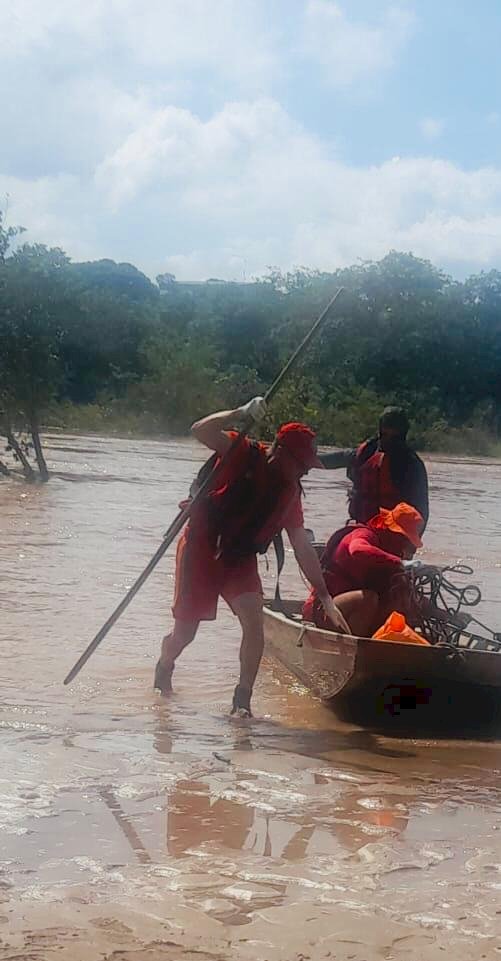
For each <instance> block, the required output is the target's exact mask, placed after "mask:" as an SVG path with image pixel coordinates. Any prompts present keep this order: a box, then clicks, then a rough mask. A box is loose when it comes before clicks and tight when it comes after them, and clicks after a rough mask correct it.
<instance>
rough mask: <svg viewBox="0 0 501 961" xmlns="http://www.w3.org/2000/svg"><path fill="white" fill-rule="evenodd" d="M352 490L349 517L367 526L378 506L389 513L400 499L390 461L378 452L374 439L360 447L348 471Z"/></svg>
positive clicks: (381, 452)
mask: <svg viewBox="0 0 501 961" xmlns="http://www.w3.org/2000/svg"><path fill="white" fill-rule="evenodd" d="M348 476H349V478H350V480H351V481H352V484H353V487H352V489H351V491H350V494H349V512H350V517H352V518H353V519H354V520H356V521H358V522H359V523H362V524H364V523H366V522H367V521H368V520H370V518H371V517H374V516H375V515H376V514H377V513H378V512H379V508H380V507H386V508H387V509H389V510H391V508H393V507H395V505H396V504H398V503H399V501H401V500H402V497H401V493H400V491H399V489H398V487H397V486H396V484H395V483H394V481H393V479H392V476H391V467H390V458H389V456H388V454H385V453H384V451H382V450H379V447H378V441H377V438H373V439H372V440H367V441H364V443H363V444H360V447H358V449H357V453H356V455H355V462H354V463H353V464H352V466H351V467H350V468H349V470H348Z"/></svg>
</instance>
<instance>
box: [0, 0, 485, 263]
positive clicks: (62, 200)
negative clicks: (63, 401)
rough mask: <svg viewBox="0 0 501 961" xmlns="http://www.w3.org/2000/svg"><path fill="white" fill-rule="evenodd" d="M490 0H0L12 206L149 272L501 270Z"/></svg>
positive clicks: (29, 224) (51, 234)
mask: <svg viewBox="0 0 501 961" xmlns="http://www.w3.org/2000/svg"><path fill="white" fill-rule="evenodd" d="M500 33H501V7H500V5H499V4H498V3H497V2H494V0H492V2H491V0H480V2H477V3H476V4H475V5H474V4H472V3H471V2H465V0H456V2H454V3H453V2H452V0H440V2H434V3H433V2H431V0H415V2H411V0H402V2H398V0H397V2H394V3H393V2H392V3H385V2H384V0H380V2H378V3H375V2H373V0H372V2H369V0H349V2H348V0H340V2H334V0H143V2H141V3H140V2H139V0H87V2H86V4H85V5H83V4H82V3H81V2H80V0H44V2H43V3H41V2H40V0H18V2H17V3H16V4H15V5H14V4H11V3H8V2H7V0H3V2H2V0H0V41H1V45H2V51H3V56H2V59H1V61H0V88H1V94H2V96H1V103H2V138H1V141H0V205H1V206H2V207H3V208H4V209H5V207H6V206H7V218H8V221H9V222H10V223H21V224H23V225H24V226H25V227H26V228H27V229H28V238H29V239H30V240H37V241H42V242H46V243H48V244H52V245H60V246H62V247H64V249H66V250H67V252H68V253H69V254H70V255H71V256H72V257H74V258H75V259H83V258H85V259H91V258H97V257H105V256H107V257H113V258H115V259H117V260H127V261H130V262H133V263H135V264H137V265H138V266H139V267H140V268H142V269H143V270H145V271H146V272H147V273H148V274H149V275H150V276H154V275H155V274H156V273H158V272H160V271H163V270H170V271H172V272H173V273H175V274H176V276H177V277H178V278H180V279H181V278H182V279H190V278H191V279H201V278H204V277H209V276H219V277H226V278H230V279H241V278H242V277H243V276H245V277H246V278H249V277H251V276H253V275H259V274H262V273H263V272H265V271H266V269H267V267H268V266H271V265H273V266H280V267H282V268H284V269H289V268H292V267H294V266H298V265H304V266H309V267H320V268H322V269H334V268H335V267H337V266H343V265H346V264H349V263H354V262H356V261H357V260H358V259H359V258H363V259H365V258H377V257H381V256H384V254H385V253H386V252H387V251H388V250H389V249H391V248H396V249H400V250H412V251H413V252H414V253H416V254H417V255H419V256H423V257H428V258H429V259H431V260H433V261H434V262H435V263H436V264H437V265H439V266H440V267H443V268H445V269H446V270H448V271H450V272H451V273H453V274H454V275H455V276H464V275H466V274H468V273H472V272H477V271H479V270H483V269H489V268H490V267H493V266H494V267H498V266H500V267H501V156H500V147H501V93H500V91H501V77H500V74H501V58H500V57H499V52H498V49H499V40H500Z"/></svg>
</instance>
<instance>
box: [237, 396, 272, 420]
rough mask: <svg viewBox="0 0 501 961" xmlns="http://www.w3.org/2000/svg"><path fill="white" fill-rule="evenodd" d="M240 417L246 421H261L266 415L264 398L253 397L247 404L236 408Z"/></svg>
mask: <svg viewBox="0 0 501 961" xmlns="http://www.w3.org/2000/svg"><path fill="white" fill-rule="evenodd" d="M238 411H239V414H240V417H242V418H244V419H247V418H251V419H252V420H255V421H259V420H262V419H263V417H264V416H265V414H266V411H267V407H266V401H265V399H264V397H253V398H252V400H250V401H249V402H248V404H244V405H243V407H239V408H238Z"/></svg>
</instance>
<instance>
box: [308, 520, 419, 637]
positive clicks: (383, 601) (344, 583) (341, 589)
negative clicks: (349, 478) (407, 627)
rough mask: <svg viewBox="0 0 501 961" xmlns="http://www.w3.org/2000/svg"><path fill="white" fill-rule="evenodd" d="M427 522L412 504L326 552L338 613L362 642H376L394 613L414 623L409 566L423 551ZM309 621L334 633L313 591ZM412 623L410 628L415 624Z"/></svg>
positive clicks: (336, 538) (340, 536)
mask: <svg viewBox="0 0 501 961" xmlns="http://www.w3.org/2000/svg"><path fill="white" fill-rule="evenodd" d="M422 526H423V518H422V516H421V514H420V513H419V511H417V510H416V508H415V507H412V506H411V505H410V504H406V503H405V502H402V503H400V504H397V505H396V507H394V508H393V510H387V509H385V508H381V509H380V510H379V512H378V513H377V514H376V515H375V516H374V517H372V518H371V519H370V520H369V521H368V522H367V523H366V524H356V525H353V524H351V525H348V526H347V527H344V528H343V529H342V530H339V531H336V532H335V534H333V535H332V537H331V538H330V540H329V541H328V542H327V544H326V546H325V550H324V553H323V555H322V559H321V564H322V569H323V572H324V577H325V581H326V583H327V587H328V588H329V592H330V594H331V596H332V597H333V598H334V600H335V603H336V607H337V608H338V609H339V610H340V611H341V613H342V614H343V615H344V617H345V618H346V620H347V622H348V624H349V626H350V628H351V631H352V633H353V634H355V635H357V636H358V637H372V635H373V633H374V632H375V631H376V630H377V629H378V628H379V627H380V626H381V625H382V624H383V623H384V621H385V620H386V618H387V617H388V615H389V614H390V613H391V611H393V610H398V611H401V612H402V613H403V614H405V615H406V617H407V618H409V619H410V621H411V620H412V619H413V612H412V601H411V597H410V592H409V588H408V582H407V578H406V577H405V568H404V565H403V563H402V562H403V560H411V558H412V557H413V556H414V554H415V551H416V549H417V548H418V547H421V543H422V542H421V537H420V532H421V530H422ZM303 618H304V620H305V621H311V622H312V623H314V624H316V626H317V627H321V628H324V629H326V630H334V629H335V628H333V626H332V624H331V623H330V622H329V618H328V616H327V615H326V613H325V610H324V608H323V607H322V606H321V605H320V604H319V598H318V596H317V593H316V591H315V588H313V589H312V591H311V594H310V596H309V598H308V600H307V601H306V603H305V605H304V608H303ZM410 621H409V622H410Z"/></svg>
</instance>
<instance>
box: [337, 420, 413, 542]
mask: <svg viewBox="0 0 501 961" xmlns="http://www.w3.org/2000/svg"><path fill="white" fill-rule="evenodd" d="M408 430H409V421H408V419H407V415H406V413H405V411H403V410H402V408H401V407H385V409H384V411H383V413H382V414H381V417H380V419H379V432H378V434H377V436H376V437H371V438H370V439H369V440H366V441H364V442H363V443H362V444H360V446H359V447H356V448H348V449H345V450H339V451H334V452H333V453H332V454H321V455H320V460H321V461H322V464H323V466H324V467H326V468H327V470H334V469H336V468H339V467H345V468H346V473H347V475H348V478H349V479H350V481H351V483H352V486H351V489H350V493H349V515H350V517H351V518H352V519H353V520H355V521H357V522H358V523H360V524H365V523H366V522H367V521H368V520H369V519H370V518H371V517H374V516H375V514H377V513H378V511H379V509H380V508H381V507H384V508H386V509H387V510H392V509H393V508H394V507H395V506H396V505H397V504H398V503H400V502H401V501H405V502H406V503H407V504H411V505H412V507H415V508H416V510H418V511H419V513H420V514H421V516H422V518H423V521H424V524H423V530H424V528H425V527H426V524H427V521H428V514H429V507H428V477H427V474H426V467H425V466H424V464H423V461H422V460H421V458H420V457H418V455H417V454H416V453H415V452H414V451H413V450H411V448H410V447H408V445H407V440H406V438H407V432H408Z"/></svg>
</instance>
